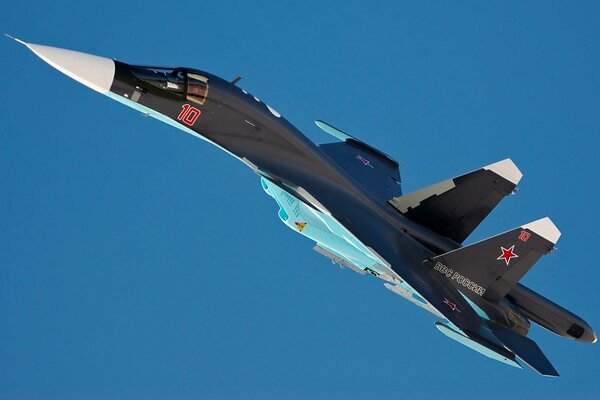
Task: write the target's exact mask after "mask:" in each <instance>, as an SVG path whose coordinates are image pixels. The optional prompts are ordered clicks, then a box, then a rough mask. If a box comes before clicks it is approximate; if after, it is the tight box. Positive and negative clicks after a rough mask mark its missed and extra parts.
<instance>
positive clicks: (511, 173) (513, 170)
mask: <svg viewBox="0 0 600 400" xmlns="http://www.w3.org/2000/svg"><path fill="white" fill-rule="evenodd" d="M484 168H485V169H487V170H489V171H492V172H494V173H496V174H498V175H500V176H501V177H503V178H504V179H506V180H508V181H510V182H512V183H514V184H515V185H517V184H518V183H519V182H520V181H521V178H522V177H523V173H522V172H521V171H520V170H519V168H517V166H516V165H515V163H514V162H513V160H511V159H510V158H505V159H504V160H501V161H498V162H496V163H493V164H490V165H487V166H485V167H484Z"/></svg>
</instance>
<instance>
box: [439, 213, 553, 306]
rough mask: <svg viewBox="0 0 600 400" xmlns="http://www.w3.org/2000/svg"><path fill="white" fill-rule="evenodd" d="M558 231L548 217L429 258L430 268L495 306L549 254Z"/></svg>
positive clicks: (460, 287)
mask: <svg viewBox="0 0 600 400" xmlns="http://www.w3.org/2000/svg"><path fill="white" fill-rule="evenodd" d="M559 237H560V231H559V230H558V229H557V228H556V226H555V225H554V224H553V223H552V221H551V220H550V218H547V217H546V218H542V219H539V220H537V221H534V222H532V223H529V224H525V225H523V226H521V227H519V228H516V229H513V230H510V231H508V232H505V233H502V234H500V235H497V236H494V237H491V238H489V239H486V240H483V241H481V242H477V243H474V244H471V245H469V246H465V247H461V248H459V249H456V250H453V251H450V252H448V253H445V254H441V255H439V256H436V257H433V258H432V259H430V260H428V263H429V264H430V265H431V267H432V268H433V269H434V270H435V271H437V272H438V273H440V274H442V275H445V276H446V277H447V279H448V280H450V282H452V284H454V285H456V286H457V287H458V288H459V289H461V290H463V291H464V290H465V289H466V290H470V291H472V292H474V293H475V294H477V295H479V296H481V297H483V298H485V299H486V300H488V301H490V302H492V303H497V302H499V301H500V300H501V299H502V298H503V297H504V296H506V294H507V293H508V292H509V291H510V290H511V289H512V288H513V287H514V286H515V285H516V283H517V282H518V281H519V280H520V279H521V278H522V277H523V275H525V274H526V273H527V271H529V270H530V269H531V267H533V265H534V264H535V263H536V262H537V261H538V260H539V259H540V257H541V256H543V255H544V254H547V253H549V252H551V251H552V250H553V249H554V245H555V243H556V242H557V241H558V238H559Z"/></svg>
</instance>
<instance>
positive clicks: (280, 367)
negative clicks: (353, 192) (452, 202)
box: [0, 0, 600, 399]
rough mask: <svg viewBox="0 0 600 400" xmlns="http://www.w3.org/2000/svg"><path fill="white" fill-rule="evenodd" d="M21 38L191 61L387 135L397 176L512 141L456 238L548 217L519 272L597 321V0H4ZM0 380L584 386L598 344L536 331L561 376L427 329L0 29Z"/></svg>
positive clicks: (306, 392) (301, 114) (45, 385)
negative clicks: (495, 184) (482, 203)
mask: <svg viewBox="0 0 600 400" xmlns="http://www.w3.org/2000/svg"><path fill="white" fill-rule="evenodd" d="M1 1H2V3H3V4H2V10H3V11H2V13H1V14H0V26H1V27H2V29H3V30H4V31H6V32H8V33H11V34H13V35H15V36H18V37H21V38H23V39H24V40H26V41H29V42H32V43H39V44H47V45H52V46H57V47H65V48H69V49H73V50H79V51H84V52H89V53H92V54H97V55H102V56H107V57H112V58H117V59H119V60H122V61H125V62H130V63H138V64H146V65H148V64H149V65H169V66H171V65H172V66H179V65H183V66H190V67H196V68H199V69H204V70H207V71H211V72H213V73H215V74H217V75H220V76H222V77H224V78H234V77H235V76H237V75H242V76H243V77H244V79H243V80H242V81H241V82H240V86H241V87H243V88H245V89H246V90H248V91H250V92H251V93H253V94H255V95H257V96H258V97H260V98H261V99H263V100H265V101H267V102H268V103H269V104H271V105H273V106H274V107H275V108H276V109H277V110H278V111H280V112H281V113H282V114H283V115H284V116H285V117H286V118H287V119H288V120H289V121H291V122H292V123H293V124H295V125H296V126H297V127H298V128H299V129H301V130H302V131H303V132H305V134H306V135H307V136H309V137H310V138H311V139H313V140H315V141H317V142H325V141H327V140H329V139H328V138H327V137H326V136H325V135H323V134H322V133H320V132H319V130H318V128H317V127H316V126H315V125H314V123H313V120H315V119H324V120H326V121H329V122H331V123H332V124H333V125H335V126H337V127H339V128H341V129H344V130H346V131H348V132H349V133H351V134H353V135H355V136H357V137H359V138H361V139H363V140H364V141H366V142H368V143H370V144H372V145H373V146H375V147H378V148H381V149H382V150H384V151H385V152H387V153H389V154H391V155H393V156H394V157H395V158H396V159H397V160H398V161H399V162H400V166H401V174H402V177H403V185H404V186H403V188H404V191H405V192H410V191H413V190H416V189H418V188H420V187H423V186H426V185H429V184H432V183H435V182H437V181H440V180H442V179H445V178H448V177H451V176H454V175H459V174H462V173H464V172H467V171H470V170H472V169H475V168H478V167H480V166H482V165H486V164H489V163H491V162H494V161H497V160H500V159H503V158H505V157H512V158H513V160H514V161H515V162H516V164H517V165H518V166H519V167H520V168H521V170H522V171H523V173H524V178H523V180H522V181H521V184H520V189H521V190H520V192H519V193H518V195H517V196H513V197H510V198H508V199H506V200H505V201H504V202H503V203H502V204H501V205H500V206H499V207H498V208H497V209H496V210H495V211H494V212H493V213H492V214H491V216H490V217H489V218H488V219H487V220H486V221H485V222H484V223H483V224H482V226H480V227H479V228H478V229H477V230H476V231H475V232H474V234H473V235H472V237H470V238H469V239H468V242H473V241H475V240H478V239H482V238H485V237H487V236H490V235H493V234H496V233H498V232H502V231H505V230H507V229H510V228H513V227H516V226H519V225H521V224H523V223H526V222H530V221H533V220H535V219H537V218H540V217H543V216H546V215H548V216H550V217H551V218H552V219H553V220H554V222H555V223H556V225H557V226H558V227H559V229H561V231H562V233H563V236H562V238H561V240H560V241H559V243H558V247H559V250H558V251H556V252H555V253H554V254H552V255H551V256H547V257H544V258H543V259H542V260H541V261H540V262H539V263H538V265H536V266H535V268H533V269H532V270H531V272H530V273H528V274H527V275H526V276H525V278H524V283H525V284H526V285H528V286H530V287H532V288H533V289H535V290H536V291H539V292H541V293H542V294H544V295H545V296H547V297H549V298H551V299H553V300H554V301H556V302H557V303H559V304H561V305H563V306H565V307H566V308H568V309H570V310H573V311H574V312H576V313H578V314H579V315H581V316H582V317H583V318H584V319H586V320H587V321H588V322H589V323H590V324H591V325H592V326H593V327H595V328H596V329H597V330H598V329H600V312H599V311H598V305H599V304H600V302H599V300H598V298H597V295H598V293H599V289H600V288H599V286H600V285H599V282H600V272H599V270H598V266H597V259H596V257H595V252H596V251H597V248H598V239H597V232H598V225H599V223H600V221H599V220H598V211H597V205H596V199H597V198H598V196H600V189H599V187H598V179H599V174H598V171H599V167H600V165H599V161H598V154H597V153H598V151H597V149H598V134H599V132H600V123H599V115H600V113H599V104H600V91H599V89H600V72H599V71H600V56H599V54H600V46H599V41H598V38H599V37H600V25H599V24H598V21H599V20H600V7H599V5H598V3H597V2H578V3H568V2H546V1H544V2H460V3H456V4H452V5H450V4H448V2H426V3H425V2H415V4H412V3H408V2H406V3H404V2H387V3H384V2H381V3H377V4H369V3H367V2H364V3H359V2H348V1H343V2H320V1H301V2H275V1H274V2H265V1H253V2H229V1H206V2H204V1H203V2H200V1H194V2H185V1H180V2H177V3H176V4H175V3H168V2H165V1H154V0H150V1H146V2H137V3H134V2H112V1H102V2H97V3H92V2H64V1H56V2H52V4H50V3H48V2H29V1H22V2H8V1H7V0H1ZM0 52H1V54H2V60H3V63H2V64H3V74H2V77H1V78H0V80H1V82H2V94H1V96H2V102H1V104H2V107H0V117H1V120H2V128H1V129H0V171H1V172H0V174H1V175H0V177H1V179H0V191H1V192H0V193H1V197H0V221H1V226H2V229H0V240H1V242H2V243H3V245H2V246H1V247H0V266H1V267H0V398H1V399H20V398H22V399H24V398H27V399H64V398H67V399H76V398H77V399H79V398H88V399H104V398H108V399H112V398H120V399H123V398H126V399H187V398H217V399H219V398H223V399H233V398H235V399H238V398H246V399H253V398H273V399H276V398H277V399H278V398H290V399H305V398H318V399H321V398H344V399H349V398H350V399H351V398H357V399H358V398H366V397H369V398H382V399H388V398H389V399H391V398H401V397H406V396H407V395H410V396H411V397H417V398H436V397H439V396H441V395H444V396H446V397H450V398H453V397H458V396H469V397H471V396H478V397H481V396H485V397H489V398H504V397H506V396H511V398H563V397H565V396H570V397H571V396H575V395H576V396H577V397H580V398H595V397H596V396H597V395H598V392H599V389H600V383H599V382H598V378H597V372H598V371H599V367H598V360H599V356H600V352H599V349H600V347H599V346H598V345H587V344H579V343H573V342H570V341H569V340H566V339H563V338H560V337H557V336H555V335H553V334H551V333H549V332H547V331H544V330H543V329H540V328H538V327H535V328H533V329H532V333H531V336H532V337H533V339H534V340H536V341H537V342H538V344H539V345H540V347H541V348H542V349H543V350H544V351H545V353H546V354H547V355H548V357H549V358H550V360H551V361H552V362H553V363H554V365H555V366H556V367H557V369H558V371H559V372H560V373H561V375H562V377H561V378H559V379H547V378H542V377H539V376H537V375H536V374H535V373H534V372H533V371H530V370H528V369H524V370H517V369H513V368H510V367H507V366H505V365H502V364H499V363H495V362H493V361H491V360H488V359H486V358H484V357H483V356H481V355H479V354H477V353H475V352H473V351H471V350H468V349H466V348H463V347H462V346H460V345H459V344H457V343H454V342H452V341H450V340H449V339H447V338H445V337H444V336H443V335H441V334H440V333H439V332H438V331H437V330H436V329H435V328H434V325H433V324H434V322H435V321H436V319H435V318H434V317H433V316H431V315H429V314H427V313H425V312H423V311H422V310H420V309H418V308H416V307H414V306H412V305H411V304H409V303H408V302H405V301H404V300H402V299H401V298H399V297H398V296H395V295H394V294H392V293H391V292H389V291H387V290H385V289H384V288H383V286H382V285H381V283H380V282H379V281H376V280H375V279H370V278H369V277H363V276H359V275H357V274H353V273H352V272H350V271H342V270H339V269H337V268H336V267H333V266H332V265H331V264H329V262H328V261H327V260H326V259H325V258H323V257H322V256H320V255H318V254H316V253H315V252H313V251H312V250H311V247H312V243H310V242H309V241H308V240H306V239H304V238H302V237H300V236H298V235H295V234H294V233H293V232H292V231H291V230H289V229H288V228H286V227H285V226H284V225H283V224H281V223H280V222H279V220H278V218H277V215H276V212H277V206H276V204H275V203H274V202H273V200H272V199H271V198H269V197H268V196H266V195H265V194H264V193H263V192H262V189H261V187H260V183H259V180H258V177H257V176H255V175H254V174H252V173H251V171H250V170H248V169H247V168H245V167H244V166H243V165H242V164H240V163H239V162H238V161H236V160H234V159H233V158H231V157H228V156H227V155H226V154H225V153H222V152H220V151H219V150H218V149H216V148H214V147H211V146H209V145H208V144H206V143H205V142H202V141H200V140H198V139H195V138H193V137H192V136H190V135H186V134H185V133H182V132H180V131H177V130H174V129H173V128H171V127H169V126H167V125H164V124H161V123H159V122H158V121H155V120H151V119H148V118H143V117H142V116H140V115H139V114H138V113H136V112H135V111H133V110H131V109H128V108H126V107H123V106H122V105H120V104H118V103H116V102H113V101H110V100H109V99H108V98H105V97H103V96H100V95H98V94H97V93H94V92H93V91H91V90H89V89H87V88H85V87H83V86H82V85H80V84H78V83H76V82H74V81H71V80H70V79H69V78H67V77H65V76H63V75H62V74H60V73H59V72H57V71H55V70H53V69H52V68H51V67H49V66H48V65H46V64H45V63H43V62H42V61H41V60H39V59H37V58H36V57H35V56H34V55H33V54H32V53H30V52H29V51H27V50H26V49H25V48H24V47H21V46H19V45H17V44H16V43H15V42H12V41H10V40H8V39H6V40H0Z"/></svg>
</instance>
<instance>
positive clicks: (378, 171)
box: [315, 120, 402, 202]
mask: <svg viewBox="0 0 600 400" xmlns="http://www.w3.org/2000/svg"><path fill="white" fill-rule="evenodd" d="M315 122H316V124H317V126H318V127H319V128H321V129H322V130H323V131H324V132H326V133H328V134H330V135H331V136H333V137H335V138H337V139H340V140H342V142H337V143H326V144H321V145H319V148H320V149H321V150H323V152H324V153H325V154H327V156H329V157H330V158H331V159H332V160H333V161H335V162H336V163H337V164H338V165H340V166H341V167H342V168H343V169H344V170H345V171H347V172H348V173H349V174H350V175H351V176H352V177H353V178H354V179H355V180H356V181H358V183H359V184H360V185H361V186H363V187H364V188H365V189H366V190H368V191H369V192H370V193H372V194H375V195H376V196H377V197H379V199H380V200H381V201H382V202H386V201H387V200H388V199H390V198H392V197H395V196H400V195H401V194H402V192H401V189H400V171H399V169H398V162H397V161H396V160H394V159H393V158H392V157H390V156H389V155H387V154H385V153H384V152H382V151H381V150H378V149H376V148H374V147H373V146H371V145H368V144H367V143H364V142H362V141H360V140H358V139H357V138H355V137H353V136H350V135H348V134H347V133H345V132H342V131H341V130H339V129H337V128H335V127H333V126H332V125H330V124H328V123H327V122H324V121H321V120H318V121H315Z"/></svg>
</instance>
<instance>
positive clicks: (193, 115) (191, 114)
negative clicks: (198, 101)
mask: <svg viewBox="0 0 600 400" xmlns="http://www.w3.org/2000/svg"><path fill="white" fill-rule="evenodd" d="M199 116H200V110H198V109H197V108H196V107H192V106H190V105H189V104H184V105H183V106H181V112H180V113H179V115H178V116H177V120H179V121H183V122H184V123H185V124H187V125H190V126H192V125H194V123H195V122H196V120H197V119H198V117H199Z"/></svg>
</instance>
